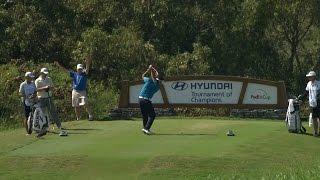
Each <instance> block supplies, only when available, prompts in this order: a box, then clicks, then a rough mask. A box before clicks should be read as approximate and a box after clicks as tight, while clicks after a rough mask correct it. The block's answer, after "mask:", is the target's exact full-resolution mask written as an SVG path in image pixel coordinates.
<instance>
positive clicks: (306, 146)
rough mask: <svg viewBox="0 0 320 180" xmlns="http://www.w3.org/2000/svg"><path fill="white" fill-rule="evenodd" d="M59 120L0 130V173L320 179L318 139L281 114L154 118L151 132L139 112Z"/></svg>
mask: <svg viewBox="0 0 320 180" xmlns="http://www.w3.org/2000/svg"><path fill="white" fill-rule="evenodd" d="M64 126H65V127H66V128H67V129H69V130H68V131H69V136H68V137H59V136H58V135H56V134H52V133H50V134H49V135H47V136H45V137H44V138H42V139H36V138H35V137H34V136H28V137H26V136H25V134H24V131H23V129H18V130H12V131H4V132H0V133H1V134H0V138H1V144H0V179H92V180H93V179H94V180H96V179H112V180H113V179H146V180H147V179H152V180H153V179H319V178H320V175H319V172H320V166H319V165H320V155H319V153H320V138H314V137H312V136H310V135H299V134H289V133H288V132H287V129H286V127H285V124H284V122H283V121H272V120H244V119H234V118H232V119H230V118H210V117H208V118H200V119H192V118H184V117H176V118H159V119H157V120H156V121H155V124H154V128H153V130H154V132H155V133H156V134H155V135H151V136H146V135H144V134H142V133H141V128H140V127H141V121H139V120H137V119H136V120H134V121H94V122H88V121H77V122H68V123H65V124H64ZM228 129H232V130H233V131H234V132H235V134H236V136H235V137H227V136H226V132H227V130H228ZM307 129H308V132H311V129H310V128H307Z"/></svg>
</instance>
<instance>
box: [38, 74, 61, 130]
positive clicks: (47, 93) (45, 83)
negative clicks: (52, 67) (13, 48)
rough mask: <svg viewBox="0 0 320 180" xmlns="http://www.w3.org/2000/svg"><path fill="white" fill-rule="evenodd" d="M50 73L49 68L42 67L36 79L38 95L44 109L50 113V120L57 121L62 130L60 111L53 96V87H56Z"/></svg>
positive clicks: (46, 112)
mask: <svg viewBox="0 0 320 180" xmlns="http://www.w3.org/2000/svg"><path fill="white" fill-rule="evenodd" d="M48 74H49V71H48V69H47V68H42V69H41V71H40V76H39V78H38V79H36V81H35V85H36V88H37V96H38V99H39V103H40V107H41V109H42V111H43V112H44V113H45V114H47V115H49V117H50V120H53V121H54V122H55V123H56V125H57V127H58V129H59V130H62V127H61V121H60V119H59V117H58V113H57V110H56V107H55V105H54V102H53V97H52V89H53V88H54V85H53V83H52V80H51V78H50V77H49V76H48Z"/></svg>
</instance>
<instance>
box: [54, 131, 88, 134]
mask: <svg viewBox="0 0 320 180" xmlns="http://www.w3.org/2000/svg"><path fill="white" fill-rule="evenodd" d="M48 133H50V134H55V135H59V134H60V133H59V132H52V131H48ZM68 134H88V133H86V132H68Z"/></svg>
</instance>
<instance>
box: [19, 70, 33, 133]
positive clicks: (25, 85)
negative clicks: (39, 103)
mask: <svg viewBox="0 0 320 180" xmlns="http://www.w3.org/2000/svg"><path fill="white" fill-rule="evenodd" d="M24 77H25V81H23V82H22V83H21V84H20V88H19V95H20V97H21V99H22V103H23V105H24V114H25V120H24V122H23V125H24V126H25V128H26V130H27V135H29V132H28V126H27V122H28V117H29V114H30V112H31V107H30V106H31V104H30V98H31V96H32V95H34V94H35V93H36V92H37V88H36V85H35V84H34V82H33V78H34V75H33V74H32V72H26V74H25V76H24Z"/></svg>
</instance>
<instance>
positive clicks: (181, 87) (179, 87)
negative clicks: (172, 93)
mask: <svg viewBox="0 0 320 180" xmlns="http://www.w3.org/2000/svg"><path fill="white" fill-rule="evenodd" d="M171 87H172V89H174V90H177V91H183V90H186V89H187V88H188V84H187V83H185V82H174V83H172V85H171Z"/></svg>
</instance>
